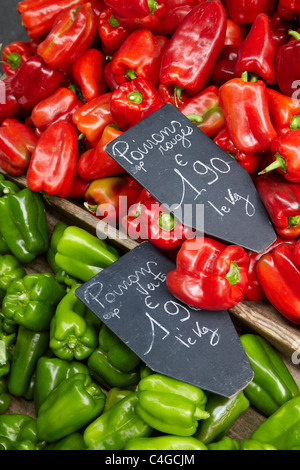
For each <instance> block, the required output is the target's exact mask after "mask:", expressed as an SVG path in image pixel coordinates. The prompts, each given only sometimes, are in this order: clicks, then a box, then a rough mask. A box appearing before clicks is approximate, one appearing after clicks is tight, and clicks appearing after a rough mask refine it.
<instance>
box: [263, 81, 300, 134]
mask: <svg viewBox="0 0 300 470" xmlns="http://www.w3.org/2000/svg"><path fill="white" fill-rule="evenodd" d="M267 95H268V102H269V110H270V116H271V120H272V123H273V126H274V128H275V130H276V132H277V135H278V136H280V135H281V134H285V133H286V132H289V131H290V130H291V129H292V128H293V127H294V126H296V127H297V124H298V122H297V121H298V120H299V118H298V117H299V116H300V100H296V99H294V98H291V97H290V96H286V95H283V94H282V93H280V92H278V91H276V90H273V89H272V88H267ZM293 118H294V119H293Z"/></svg>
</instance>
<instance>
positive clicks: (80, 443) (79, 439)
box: [43, 432, 87, 450]
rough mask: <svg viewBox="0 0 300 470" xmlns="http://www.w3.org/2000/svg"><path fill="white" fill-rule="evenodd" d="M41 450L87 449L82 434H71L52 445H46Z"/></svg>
mask: <svg viewBox="0 0 300 470" xmlns="http://www.w3.org/2000/svg"><path fill="white" fill-rule="evenodd" d="M43 450H87V447H86V445H85V443H84V440H83V436H82V434H80V433H79V432H73V433H72V434H69V435H68V436H66V437H63V438H62V439H59V440H58V441H56V442H53V443H52V444H47V445H46V447H45V448H44V449H43Z"/></svg>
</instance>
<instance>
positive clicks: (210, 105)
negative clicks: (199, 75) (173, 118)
mask: <svg viewBox="0 0 300 470" xmlns="http://www.w3.org/2000/svg"><path fill="white" fill-rule="evenodd" d="M179 110H180V111H181V112H182V114H184V115H185V116H187V117H188V118H189V119H190V120H191V121H192V122H194V124H196V126H198V127H199V129H201V131H202V132H204V134H206V135H207V136H208V137H211V138H214V137H215V136H216V135H217V134H218V132H219V131H220V130H221V129H222V128H223V127H224V116H223V111H222V109H221V107H220V103H219V96H218V87H216V86H214V85H211V86H209V87H207V88H205V89H204V90H203V91H201V92H200V93H199V94H197V95H195V96H193V97H192V98H190V99H189V100H188V101H186V102H185V103H184V104H183V105H182V106H180V107H179Z"/></svg>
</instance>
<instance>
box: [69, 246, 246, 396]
mask: <svg viewBox="0 0 300 470" xmlns="http://www.w3.org/2000/svg"><path fill="white" fill-rule="evenodd" d="M174 267H175V265H174V263H173V262H172V261H171V260H170V259H168V258H166V257H165V255H164V254H162V253H161V252H159V251H158V250H157V249H156V248H155V247H153V245H151V244H150V243H149V242H144V243H141V244H140V245H138V246H137V247H136V248H134V249H133V250H131V251H130V252H128V253H127V254H125V255H124V256H122V257H121V258H120V259H119V260H118V261H116V262H115V263H113V264H112V265H110V266H109V267H108V268H106V269H105V270H103V271H102V272H101V273H99V274H97V275H96V276H95V277H94V278H92V279H91V280H90V281H88V282H87V283H85V284H83V285H82V286H80V287H79V288H78V289H77V290H76V291H75V294H76V296H77V297H78V298H79V299H80V300H81V301H82V302H83V303H84V304H85V305H86V306H87V307H88V308H89V309H91V310H92V311H93V312H94V313H95V314H96V315H97V316H98V317H99V318H100V320H102V322H103V323H105V324H106V325H107V326H108V328H110V329H111V330H112V331H113V332H114V333H115V334H116V335H117V336H118V337H119V338H120V339H121V340H122V341H123V342H124V343H125V344H127V346H128V347H129V348H130V349H131V350H132V351H134V352H135V353H136V354H137V355H138V356H139V357H140V358H141V360H142V361H143V362H144V363H145V364H146V365H148V366H149V367H150V368H151V369H152V370H154V371H155V372H158V373H161V374H164V375H167V376H169V377H174V378H176V379H178V380H181V381H184V382H187V383H190V384H192V385H195V386H197V387H200V388H203V389H204V390H207V391H210V392H214V393H217V394H219V395H222V396H225V397H231V396H234V395H235V394H237V393H238V392H240V391H241V390H243V389H244V388H245V387H246V386H247V385H248V384H249V382H251V380H252V379H253V371H252V368H251V366H250V363H249V361H248V358H247V356H246V354H245V352H244V349H243V347H242V344H241V342H240V340H239V337H238V335H237V332H236V330H235V328H234V326H233V324H232V321H231V318H230V316H229V313H228V312H227V311H221V312H207V311H204V310H195V309H192V308H189V307H188V306H187V305H185V304H183V303H181V302H179V301H177V300H176V299H175V298H174V297H173V296H172V294H171V293H170V292H169V290H168V288H167V286H166V282H165V280H166V276H167V273H168V272H169V271H171V270H172V269H174Z"/></svg>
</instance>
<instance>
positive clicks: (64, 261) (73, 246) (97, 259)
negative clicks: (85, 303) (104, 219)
mask: <svg viewBox="0 0 300 470" xmlns="http://www.w3.org/2000/svg"><path fill="white" fill-rule="evenodd" d="M118 259H119V254H118V252H117V250H116V249H115V248H113V247H112V246H109V245H108V244H107V243H106V242H105V241H103V240H100V239H99V238H97V237H95V236H94V235H92V234H90V233H89V232H87V231H86V230H84V229H82V228H79V227H73V226H70V227H67V228H66V229H65V230H64V233H63V235H62V237H61V238H60V240H59V242H58V244H57V252H56V255H55V263H56V264H57V266H58V267H59V268H60V269H62V270H63V271H65V272H66V273H68V274H69V275H70V276H72V277H75V278H76V279H79V280H80V281H83V282H86V281H89V280H90V279H91V278H92V277H94V276H95V275H96V274H98V273H99V272H101V271H102V270H103V269H104V268H106V267H107V266H109V265H110V264H112V263H114V262H115V261H117V260H118Z"/></svg>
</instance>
